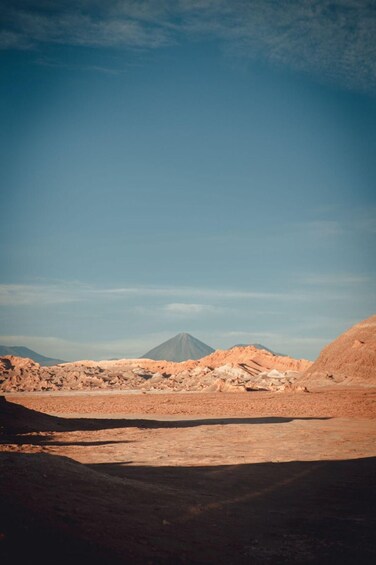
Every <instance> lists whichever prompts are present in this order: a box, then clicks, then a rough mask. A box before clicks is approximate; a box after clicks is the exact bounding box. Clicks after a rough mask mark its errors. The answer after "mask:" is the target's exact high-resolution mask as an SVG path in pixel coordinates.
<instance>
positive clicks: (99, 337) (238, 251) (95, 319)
mask: <svg viewBox="0 0 376 565" xmlns="http://www.w3.org/2000/svg"><path fill="white" fill-rule="evenodd" d="M0 21H2V22H3V28H2V31H1V32H0V47H1V49H0V60H1V75H0V124H1V128H0V160H1V167H0V182H1V184H0V186H1V197H0V198H1V200H0V206H1V222H0V238H1V239H0V264H1V272H0V334H1V335H0V343H2V344H7V345H26V346H28V347H31V348H32V349H35V350H37V351H38V352H40V353H42V354H46V355H50V356H54V357H59V358H62V359H66V360H72V359H80V358H94V359H99V358H105V357H137V356H139V355H141V354H143V353H145V351H147V350H148V349H149V348H151V347H153V346H156V345H158V344H159V343H160V342H161V341H164V340H165V339H167V338H169V337H172V336H173V335H175V334H176V333H178V332H181V331H186V332H189V333H191V334H193V335H194V336H196V337H197V338H199V339H201V340H203V341H205V342H206V343H208V344H209V345H211V346H212V347H215V348H225V347H229V346H232V345H234V344H236V343H252V342H261V343H263V344H264V345H266V346H268V347H271V348H272V349H274V350H277V351H282V352H285V353H287V354H290V355H293V356H297V357H307V358H310V359H314V358H315V357H316V356H317V354H318V353H319V351H320V349H321V348H322V347H323V345H325V344H326V343H327V342H328V341H330V340H332V339H333V338H334V337H335V336H336V335H338V334H339V333H341V332H342V331H344V330H345V329H346V328H347V327H349V326H351V325H352V324H353V323H355V322H357V321H359V320H361V319H363V318H365V317H367V316H369V315H371V314H373V313H375V311H376V308H375V270H376V269H375V240H376V214H375V212H376V190H375V189H376V186H375V184H376V182H375V181H376V40H375V37H376V34H375V30H376V7H375V3H374V2H370V1H366V0H363V1H362V0H358V1H357V2H354V1H353V0H341V1H340V2H339V1H338V2H329V1H326V0H325V1H324V0H322V1H318V2H312V1H307V0H299V1H298V0H292V1H290V2H288V3H286V2H282V1H281V2H276V1H272V0H263V1H261V0H255V1H253V0H250V1H249V2H244V1H237V0H233V1H230V0H219V1H211V0H192V1H186V0H181V1H178V0H177V1H174V2H172V1H163V0H154V1H143V0H140V1H135V2H128V1H120V0H116V1H115V0H108V1H106V2H104V1H95V0H75V1H73V0H72V1H71V0H66V1H62V2H59V1H56V2H49V1H46V0H45V1H39V2H34V1H33V0H23V1H18V0H12V1H9V2H8V1H4V0H0Z"/></svg>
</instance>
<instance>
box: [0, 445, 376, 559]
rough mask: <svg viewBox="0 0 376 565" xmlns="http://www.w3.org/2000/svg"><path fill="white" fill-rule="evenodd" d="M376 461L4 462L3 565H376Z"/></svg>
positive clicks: (10, 456)
mask: <svg viewBox="0 0 376 565" xmlns="http://www.w3.org/2000/svg"><path fill="white" fill-rule="evenodd" d="M375 472H376V458H367V459H357V460H349V461H324V462H320V461H310V462H297V461H294V462H289V463H257V464H252V465H234V466H216V467H133V466H129V465H126V464H122V463H117V464H101V465H91V466H86V465H82V464H80V463H77V462H75V461H72V460H70V459H68V458H66V457H57V456H54V455H47V454H20V453H2V454H0V473H1V476H2V481H1V483H0V499H1V501H2V510H3V512H2V515H1V516H2V517H1V518H0V530H1V535H0V539H1V541H0V558H1V560H2V563H4V564H10V563H12V564H18V563H24V562H26V561H27V562H28V563H43V564H44V563H51V562H54V563H59V564H60V563H66V562H70V563H72V564H73V563H74V564H75V563H82V562H85V563H86V562H90V563H91V564H99V563H103V562H106V563H116V564H117V563H132V564H133V563H135V564H141V563H142V564H144V563H166V564H167V563H168V564H169V563H171V564H172V563H216V564H217V563H219V564H222V563H223V564H225V563H226V564H228V563H231V564H238V563H239V564H243V563H244V564H245V563H256V564H264V563H265V564H268V563H278V564H279V563H282V564H291V563H293V564H297V563H315V564H316V563H317V564H318V563H320V564H322V563H331V564H334V563H346V564H350V563H351V564H353V563H361V564H365V563H374V562H375V558H376V552H375V542H374V531H375V526H376V523H375V513H374V508H375V504H376V496H375V481H374V479H375Z"/></svg>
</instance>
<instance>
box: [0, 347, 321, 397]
mask: <svg viewBox="0 0 376 565" xmlns="http://www.w3.org/2000/svg"><path fill="white" fill-rule="evenodd" d="M0 363H1V364H0V374H1V376H0V390H1V391H3V392H22V391H27V392H31V391H43V390H46V391H58V390H101V389H106V390H140V391H152V392H157V391H182V392H184V391H191V392H215V391H223V392H232V391H249V390H271V391H283V390H286V389H289V390H290V389H291V388H292V385H293V383H294V382H295V380H296V378H297V377H298V376H299V375H300V371H302V370H303V369H304V368H306V367H308V366H309V365H310V362H309V361H305V360H297V359H292V358H291V357H282V356H276V355H273V354H272V353H270V352H267V351H262V350H259V349H257V348H255V347H252V346H249V347H236V348H234V349H231V350H224V351H221V350H219V351H216V352H214V353H212V354H211V355H209V356H207V357H205V358H203V359H199V360H196V361H186V362H183V363H173V362H167V361H152V360H150V359H120V360H114V361H100V362H95V361H80V362H76V363H64V364H61V365H57V366H54V367H41V366H40V365H38V364H37V363H34V362H33V361H31V360H30V359H28V360H26V359H21V358H17V357H12V356H7V357H3V358H1V361H0Z"/></svg>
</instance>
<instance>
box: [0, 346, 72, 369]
mask: <svg viewBox="0 0 376 565" xmlns="http://www.w3.org/2000/svg"><path fill="white" fill-rule="evenodd" d="M4 355H15V356H16V357H28V358H29V359H32V360H33V361H35V362H36V363H39V364H40V365H43V366H45V367H50V366H52V365H58V364H59V363H65V361H62V360H61V359H53V358H52V357H45V356H44V355H41V354H40V353H37V352H36V351H33V350H32V349H29V348H28V347H24V346H23V345H12V346H10V345H0V357H3V356H4Z"/></svg>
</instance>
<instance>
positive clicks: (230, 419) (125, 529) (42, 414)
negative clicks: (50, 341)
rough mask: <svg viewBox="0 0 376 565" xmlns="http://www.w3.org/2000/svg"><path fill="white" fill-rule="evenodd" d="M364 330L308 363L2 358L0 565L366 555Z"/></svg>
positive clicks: (358, 558)
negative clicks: (46, 362)
mask: <svg viewBox="0 0 376 565" xmlns="http://www.w3.org/2000/svg"><path fill="white" fill-rule="evenodd" d="M375 328H376V317H375V316H373V317H371V318H369V319H368V320H365V321H364V322H361V323H359V324H357V325H356V326H354V327H353V328H350V330H348V331H347V332H345V333H344V334H343V335H342V336H340V337H339V338H337V339H336V340H335V341H334V342H333V343H332V344H330V345H329V346H327V347H326V348H325V349H324V350H323V352H322V353H321V355H320V357H319V358H318V360H317V361H316V362H315V363H314V364H312V363H310V362H308V361H304V360H295V359H292V358H288V357H283V356H277V355H273V354H272V353H269V352H265V351H259V350H257V349H255V348H254V347H236V348H234V349H232V350H228V351H216V352H214V353H212V354H211V355H209V356H207V357H205V358H203V359H200V360H196V361H187V362H185V363H169V362H163V361H151V360H148V359H143V360H120V361H103V362H92V361H81V362H79V363H70V364H63V365H57V366H53V367H41V366H40V365H38V364H36V363H33V362H32V361H31V360H30V359H21V358H18V357H13V356H6V357H3V358H2V360H1V363H2V365H1V366H2V370H1V378H2V381H1V382H2V384H1V386H2V391H3V394H4V393H5V396H0V426H1V433H2V435H1V444H0V452H1V453H0V473H1V481H0V500H1V510H2V512H1V516H0V557H1V560H2V561H1V562H2V563H5V564H9V565H10V564H18V563H20V564H21V563H22V564H24V563H26V562H27V563H32V564H34V563H38V564H44V563H45V564H47V563H48V564H50V563H51V562H54V563H61V564H63V563H64V564H66V563H72V564H75V563H80V564H81V563H83V562H89V563H91V564H102V563H115V564H117V563H119V564H120V563H122V564H125V563H130V564H133V563H134V564H177V563H186V564H191V563H202V564H203V563H210V564H226V565H227V564H229V563H231V564H250V563H252V564H253V563H255V564H260V565H261V564H275V563H278V564H279V563H285V564H300V563H312V564H313V563H314V564H323V563H324V564H325V563H328V564H336V563H341V564H342V563H347V564H354V563H359V564H366V563H375V562H376V544H375V529H376V514H375V508H376V370H375V368H376V362H375V361H376V340H375Z"/></svg>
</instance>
